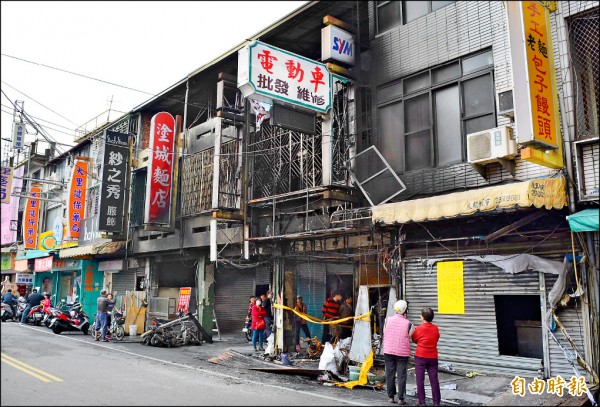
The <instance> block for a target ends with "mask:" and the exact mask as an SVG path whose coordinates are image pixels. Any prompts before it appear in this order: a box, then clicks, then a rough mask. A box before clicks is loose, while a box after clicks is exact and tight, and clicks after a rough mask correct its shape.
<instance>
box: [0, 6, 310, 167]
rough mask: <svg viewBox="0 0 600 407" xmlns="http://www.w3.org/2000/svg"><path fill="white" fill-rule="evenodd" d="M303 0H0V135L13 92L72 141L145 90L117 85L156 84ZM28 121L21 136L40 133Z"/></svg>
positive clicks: (53, 131)
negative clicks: (83, 129) (82, 129)
mask: <svg viewBox="0 0 600 407" xmlns="http://www.w3.org/2000/svg"><path fill="white" fill-rule="evenodd" d="M305 3H306V1H143V2H138V1H134V2H129V1H119V2H109V1H99V2H95V1H76V2H71V1H69V2H61V1H42V2H38V1H2V2H1V3H0V11H1V13H0V16H1V24H0V27H1V36H0V38H1V44H2V45H1V54H2V56H1V65H0V66H1V70H0V76H1V79H2V82H1V89H2V91H3V92H4V94H5V95H6V96H5V95H4V94H2V95H0V98H1V106H2V107H1V111H2V113H1V136H2V139H3V140H4V139H10V137H11V133H12V121H13V105H12V104H11V102H12V103H14V102H15V101H16V100H21V101H24V110H25V112H26V113H27V114H29V115H30V116H32V117H34V118H35V120H36V121H37V123H39V124H40V125H41V126H42V127H43V128H44V130H46V132H47V133H49V134H50V135H51V136H52V137H54V138H55V139H56V140H57V141H58V142H59V143H67V144H73V139H74V134H75V129H76V128H78V127H80V126H84V125H86V127H87V128H88V130H90V129H91V128H94V127H95V124H96V123H98V124H99V125H100V124H103V123H105V122H106V119H107V117H108V115H109V114H108V110H109V107H110V108H111V113H110V119H111V120H114V119H116V118H118V117H119V116H121V115H122V114H123V113H124V112H127V111H129V110H131V109H132V108H134V107H135V106H137V105H139V104H141V103H143V102H144V101H146V100H148V99H150V98H151V97H152V95H150V94H148V93H141V92H137V91H134V90H131V89H126V88H124V87H127V88H132V89H135V90H139V91H143V92H149V93H152V94H156V93H160V92H161V91H163V90H165V89H166V88H168V87H170V86H171V85H173V84H175V83H176V82H178V81H179V80H181V79H183V78H185V77H186V76H187V75H188V74H189V73H191V72H192V71H194V70H196V69H197V68H199V67H200V66H202V65H204V64H206V63H208V62H210V61H211V60H213V59H214V58H216V57H218V56H219V55H221V54H223V53H225V52H226V51H228V50H229V49H231V48H233V47H234V46H236V45H238V44H239V43H241V42H242V41H244V40H245V39H246V38H249V37H250V36H252V35H254V34H256V33H258V32H259V31H261V30H262V29H264V28H266V27H268V26H269V25H271V24H273V23H274V22H276V21H277V20H279V19H280V18H282V17H284V16H285V15H287V14H288V13H290V12H292V11H294V10H296V9H297V8H298V7H300V6H302V5H303V4H305ZM225 22H226V24H225ZM16 58H19V59H16ZM23 60H26V61H30V62H25V61H23ZM31 62H33V63H31ZM39 64H43V65H47V66H51V67H54V68H59V69H61V70H65V71H70V72H72V73H66V72H63V71H58V70H55V69H51V68H48V67H46V66H41V65H39ZM73 73H75V74H79V75H84V76H88V77H92V78H95V79H99V80H102V81H105V82H111V83H113V84H117V85H122V86H124V87H119V86H114V85H110V84H107V83H104V82H100V81H96V80H92V79H87V78H84V77H82V76H78V75H75V74H73ZM111 100H112V104H111ZM98 116H99V118H98V119H96V117H98ZM90 126H91V127H90ZM27 130H28V133H32V134H28V136H27V137H26V143H27V142H30V141H32V140H34V139H35V138H36V137H38V138H41V136H36V135H35V132H36V131H35V130H34V129H33V128H32V127H30V126H28V127H27ZM2 146H3V149H2V150H3V151H2V159H4V158H5V156H6V154H7V152H8V151H7V149H6V148H5V142H4V141H3V142H2ZM64 148H65V147H64V146H63V148H62V151H64Z"/></svg>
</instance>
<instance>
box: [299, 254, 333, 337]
mask: <svg viewBox="0 0 600 407" xmlns="http://www.w3.org/2000/svg"><path fill="white" fill-rule="evenodd" d="M325 275H326V266H325V263H323V262H303V263H297V264H296V295H301V296H302V300H303V302H304V303H305V304H306V307H307V310H308V314H309V315H313V316H315V317H317V318H321V317H322V313H321V308H322V307H323V303H324V302H325V290H326V286H325ZM308 328H309V329H310V335H311V336H313V337H314V336H316V337H317V338H319V340H321V337H322V336H323V325H318V324H311V323H310V322H309V323H308Z"/></svg>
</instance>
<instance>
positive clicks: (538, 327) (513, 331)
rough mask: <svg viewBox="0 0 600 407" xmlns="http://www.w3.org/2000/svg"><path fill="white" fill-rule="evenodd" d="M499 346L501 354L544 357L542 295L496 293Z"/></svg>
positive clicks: (495, 303)
mask: <svg viewBox="0 0 600 407" xmlns="http://www.w3.org/2000/svg"><path fill="white" fill-rule="evenodd" d="M494 305H495V307H496V326H497V329H498V350H499V352H500V354H501V355H510V356H521V357H527V358H539V359H541V358H542V357H543V345H542V340H543V339H542V318H541V308H540V297H539V296H537V295H495V296H494Z"/></svg>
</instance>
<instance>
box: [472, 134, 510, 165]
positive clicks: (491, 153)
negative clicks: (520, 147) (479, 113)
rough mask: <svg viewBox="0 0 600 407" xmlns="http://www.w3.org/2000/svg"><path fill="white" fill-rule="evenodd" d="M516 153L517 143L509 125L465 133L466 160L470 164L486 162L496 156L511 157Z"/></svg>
mask: <svg viewBox="0 0 600 407" xmlns="http://www.w3.org/2000/svg"><path fill="white" fill-rule="evenodd" d="M516 154H517V143H516V142H515V140H514V139H513V137H512V128H510V127H509V126H500V127H496V128H493V129H489V130H484V131H479V132H477V133H471V134H467V160H468V162H469V163H471V164H487V163H491V162H494V161H496V160H497V159H498V158H505V159H512V158H514V157H515V155H516Z"/></svg>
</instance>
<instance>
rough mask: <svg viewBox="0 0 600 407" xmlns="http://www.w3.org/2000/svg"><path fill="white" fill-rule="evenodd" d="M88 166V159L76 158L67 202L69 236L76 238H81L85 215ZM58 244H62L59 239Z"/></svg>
mask: <svg viewBox="0 0 600 407" xmlns="http://www.w3.org/2000/svg"><path fill="white" fill-rule="evenodd" d="M88 168H89V167H88V162H87V160H82V159H81V158H79V157H78V158H77V159H76V160H75V165H74V166H73V175H72V176H71V183H70V186H69V195H68V196H69V201H68V203H67V205H68V211H67V212H68V214H67V216H68V217H67V225H68V227H67V231H68V234H69V238H71V239H74V240H76V239H78V238H79V232H80V230H81V220H82V219H83V216H84V213H83V212H84V209H85V191H86V188H87V176H88ZM59 231H60V232H62V224H61V225H60V229H59ZM56 244H60V242H59V241H57V242H56Z"/></svg>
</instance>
